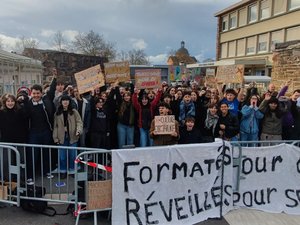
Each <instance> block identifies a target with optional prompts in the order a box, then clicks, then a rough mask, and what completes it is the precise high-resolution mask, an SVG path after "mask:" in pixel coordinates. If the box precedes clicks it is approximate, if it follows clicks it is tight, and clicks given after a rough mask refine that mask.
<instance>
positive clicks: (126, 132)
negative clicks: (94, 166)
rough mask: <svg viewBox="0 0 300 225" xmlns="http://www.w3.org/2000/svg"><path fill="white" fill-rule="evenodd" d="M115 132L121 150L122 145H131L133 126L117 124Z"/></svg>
mask: <svg viewBox="0 0 300 225" xmlns="http://www.w3.org/2000/svg"><path fill="white" fill-rule="evenodd" d="M117 131H118V144H119V148H123V146H124V145H133V143H134V142H133V136H134V126H127V125H124V124H122V123H118V125H117Z"/></svg>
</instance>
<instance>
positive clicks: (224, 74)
mask: <svg viewBox="0 0 300 225" xmlns="http://www.w3.org/2000/svg"><path fill="white" fill-rule="evenodd" d="M216 77H217V81H218V82H220V83H225V84H226V83H243V81H244V65H229V66H218V69H217V76H216Z"/></svg>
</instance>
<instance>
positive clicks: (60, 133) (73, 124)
mask: <svg viewBox="0 0 300 225" xmlns="http://www.w3.org/2000/svg"><path fill="white" fill-rule="evenodd" d="M68 124H69V135H70V144H73V143H75V142H77V141H78V139H79V135H78V136H76V133H79V134H81V133H82V120H81V117H80V115H79V113H78V112H77V110H76V109H73V114H72V115H70V114H68ZM53 140H54V143H60V144H63V143H64V140H65V127H64V116H63V114H60V115H56V114H55V116H54V129H53Z"/></svg>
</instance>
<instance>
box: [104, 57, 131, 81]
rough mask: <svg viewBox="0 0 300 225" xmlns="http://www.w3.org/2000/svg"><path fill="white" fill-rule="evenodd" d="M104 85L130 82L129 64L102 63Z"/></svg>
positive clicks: (126, 62)
mask: <svg viewBox="0 0 300 225" xmlns="http://www.w3.org/2000/svg"><path fill="white" fill-rule="evenodd" d="M104 68H105V81H106V83H109V84H110V83H114V82H116V81H119V82H127V81H130V68H129V62H128V61H124V62H111V63H104Z"/></svg>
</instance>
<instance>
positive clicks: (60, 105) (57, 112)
mask: <svg viewBox="0 0 300 225" xmlns="http://www.w3.org/2000/svg"><path fill="white" fill-rule="evenodd" d="M63 100H68V101H69V105H68V108H67V111H68V114H70V115H73V106H72V99H71V98H67V99H66V98H65V96H63V97H61V99H60V104H59V106H58V108H57V111H56V115H57V116H58V115H60V114H62V113H63V111H64V107H63V105H62V101H63Z"/></svg>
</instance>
